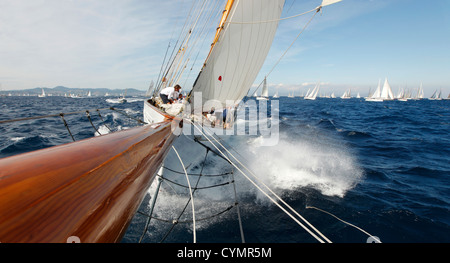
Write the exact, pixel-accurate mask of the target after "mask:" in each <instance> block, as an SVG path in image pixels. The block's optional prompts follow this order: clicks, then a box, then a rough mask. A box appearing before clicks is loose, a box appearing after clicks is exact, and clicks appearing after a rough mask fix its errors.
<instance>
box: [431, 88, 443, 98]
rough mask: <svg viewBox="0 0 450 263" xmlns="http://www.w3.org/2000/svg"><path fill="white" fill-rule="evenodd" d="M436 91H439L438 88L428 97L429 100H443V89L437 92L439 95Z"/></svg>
mask: <svg viewBox="0 0 450 263" xmlns="http://www.w3.org/2000/svg"><path fill="white" fill-rule="evenodd" d="M436 93H437V90H435V91H434V93H433V95H431V97H430V98H428V99H429V100H442V97H441V93H442V90H439V93H437V95H436Z"/></svg>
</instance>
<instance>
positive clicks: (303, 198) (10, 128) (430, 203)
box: [0, 97, 450, 243]
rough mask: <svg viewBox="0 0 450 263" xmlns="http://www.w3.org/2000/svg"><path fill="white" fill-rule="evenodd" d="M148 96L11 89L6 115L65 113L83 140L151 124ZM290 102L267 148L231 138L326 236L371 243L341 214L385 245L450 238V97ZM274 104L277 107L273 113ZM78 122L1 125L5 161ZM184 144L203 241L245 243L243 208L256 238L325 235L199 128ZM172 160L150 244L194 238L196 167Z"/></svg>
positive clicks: (1, 110) (283, 104)
mask: <svg viewBox="0 0 450 263" xmlns="http://www.w3.org/2000/svg"><path fill="white" fill-rule="evenodd" d="M143 100H144V99H143V98H131V99H129V101H128V102H127V103H124V104H119V103H116V101H115V100H114V99H113V98H110V99H107V98H104V97H94V98H82V99H81V98H80V99H73V98H64V97H46V98H37V97H0V121H4V120H11V119H18V118H29V117H36V116H43V115H53V114H56V115H58V114H59V113H65V115H64V120H65V121H66V123H67V127H68V129H69V130H70V132H71V133H72V135H73V137H74V139H75V140H82V139H86V138H90V137H93V136H97V135H98V133H100V134H107V133H110V132H115V131H120V130H123V129H128V128H131V127H134V126H137V125H140V124H139V123H138V122H137V121H136V120H135V119H137V118H139V119H141V118H142V109H143ZM278 102H279V109H277V111H278V112H277V113H278V115H279V122H278V123H277V125H278V128H279V137H278V142H277V143H276V144H275V145H272V146H264V144H263V143H262V142H263V141H264V138H263V136H260V135H258V134H257V135H241V136H230V137H229V138H226V137H221V139H222V140H223V143H224V144H225V145H227V147H229V149H233V151H232V152H233V154H235V155H236V157H238V158H239V159H240V160H241V161H242V163H243V164H244V165H245V166H246V167H248V168H249V169H250V170H251V171H253V173H254V174H255V175H256V176H257V177H258V178H259V180H261V181H262V182H264V183H265V184H266V185H267V186H269V187H270V188H271V189H272V190H273V191H274V192H275V193H277V194H278V195H279V196H280V197H282V198H283V200H285V201H286V202H287V203H288V204H289V205H290V206H292V207H293V208H294V209H295V210H296V211H298V212H299V213H300V214H301V215H302V216H303V217H304V218H305V219H307V220H308V221H309V222H310V223H311V224H312V225H314V226H315V227H316V228H317V229H318V230H320V231H321V233H323V234H324V235H325V236H327V237H328V238H329V239H330V240H331V241H333V242H335V243H366V242H367V240H368V235H367V234H365V233H362V232H361V231H360V230H358V229H356V228H355V227H353V226H351V225H348V224H345V223H343V222H342V221H340V220H338V219H337V218H339V219H341V220H343V221H345V222H348V223H351V224H352V225H354V226H357V227H359V228H361V229H364V230H365V231H366V232H368V233H370V235H372V236H376V237H378V238H379V239H380V240H381V242H383V243H418V242H431V243H434V242H436V243H442V242H450V101H448V100H442V101H430V100H420V101H407V102H400V101H388V102H382V103H380V102H366V101H364V100H363V99H356V98H353V99H348V100H342V99H326V98H318V99H317V100H315V101H309V100H304V99H302V98H287V97H282V98H279V99H278ZM269 105H270V102H269ZM109 107H114V109H116V110H111V109H108V108H109ZM96 109H100V111H96ZM86 110H89V113H90V117H91V121H92V124H91V122H90V121H89V119H88V117H87V115H86V112H85V111H86ZM272 112H273V111H271V109H270V108H269V116H268V119H271V115H270V113H272ZM71 113H73V114H71ZM238 121H241V122H244V123H246V125H247V127H248V128H249V127H251V126H252V125H255V124H254V123H252V122H251V121H249V120H245V119H244V120H238ZM93 126H94V127H95V129H94V128H93ZM68 129H67V128H66V126H65V125H64V121H63V119H62V118H61V117H60V116H56V117H48V118H42V119H32V120H25V121H20V122H11V123H0V158H5V157H8V156H12V155H16V154H20V153H25V152H29V151H33V150H38V149H42V148H46V147H51V146H55V145H59V144H63V143H69V142H72V138H71V136H70V134H69V132H68ZM204 143H205V144H206V142H204ZM174 146H175V148H176V149H177V150H178V152H179V153H180V156H181V158H182V159H183V160H184V165H185V166H186V167H187V170H188V172H189V173H192V174H195V173H199V174H200V173H201V174H203V175H205V176H202V177H198V176H195V175H192V176H190V183H191V184H192V186H194V185H195V186H197V187H198V188H204V189H199V190H198V191H196V192H195V194H194V200H195V201H194V204H195V217H196V219H197V222H196V227H195V233H196V241H197V242H199V243H210V242H214V243H222V242H232V243H239V242H241V241H242V240H241V232H240V226H239V220H238V213H237V208H238V207H239V212H240V218H241V222H242V231H243V234H244V236H245V241H246V242H251V243H315V242H317V241H316V240H315V239H314V238H313V237H311V235H310V234H308V233H307V232H306V231H305V230H304V229H302V228H301V227H300V226H299V225H298V224H297V223H296V222H294V220H292V219H291V218H290V217H289V216H287V215H286V214H285V213H284V212H283V211H282V210H281V209H280V208H279V207H278V206H276V205H275V204H274V203H273V202H271V201H270V200H269V199H268V198H267V197H266V196H264V195H263V194H262V193H261V192H260V191H259V190H257V189H256V187H254V186H253V185H252V184H251V183H249V181H248V180H247V179H246V178H245V177H244V176H242V174H240V172H239V171H236V169H233V167H231V166H230V165H229V164H228V163H227V162H225V161H224V160H222V159H221V158H219V157H217V156H216V155H215V154H214V153H212V152H211V151H209V152H208V154H206V152H207V150H206V149H205V148H203V147H201V146H199V145H198V144H197V143H195V142H194V141H193V137H192V136H191V137H190V136H184V135H181V136H180V138H178V139H177V141H176V142H175V144H174ZM164 166H165V171H164V172H163V177H164V178H165V179H168V180H170V181H168V180H164V181H163V182H162V183H161V188H160V190H159V195H158V198H157V199H156V202H155V207H154V210H153V213H152V216H153V218H152V219H151V221H150V223H149V226H148V230H147V232H146V233H145V234H144V235H143V239H142V242H146V243H158V242H163V243H190V242H193V233H194V230H193V223H192V221H191V220H192V216H193V215H192V211H191V210H192V207H191V203H189V202H188V200H189V194H187V190H186V188H185V187H183V186H180V185H184V186H186V185H187V182H186V176H185V175H184V172H183V173H182V174H181V173H179V172H182V171H183V170H182V167H181V165H180V163H179V160H178V159H177V158H176V156H175V155H174V153H173V151H171V152H170V153H169V155H168V158H167V160H166V162H165V163H164ZM169 169H170V170H169ZM173 171H175V172H173ZM231 172H233V173H231ZM207 175H209V176H207ZM199 178H201V179H199ZM172 181H173V182H177V183H178V184H174V183H172ZM221 184H223V186H222V187H214V188H208V186H212V185H221ZM156 185H157V180H155V183H154V184H153V185H152V187H151V188H150V189H149V195H148V196H147V197H146V199H145V200H144V202H143V203H142V204H141V207H140V209H139V212H138V213H137V214H136V216H135V218H134V219H133V221H132V223H131V224H130V226H129V228H128V231H127V233H126V235H125V236H124V238H123V240H122V242H124V243H136V242H139V239H140V237H141V236H142V233H143V230H144V228H145V224H146V222H147V219H148V217H147V216H146V215H148V214H149V213H150V210H151V203H152V201H153V197H154V196H155V195H154V193H155V191H156ZM234 189H236V194H235V191H234ZM236 202H237V203H238V204H239V205H238V207H237V206H236V205H235V203H236ZM307 207H315V208H318V209H321V210H322V211H320V210H317V209H313V208H307ZM323 211H326V212H327V213H325V212H323ZM182 212H183V213H182ZM331 214H332V215H334V216H332V215H331ZM336 217H337V218H336ZM174 219H178V223H177V224H173V222H174ZM200 219H201V220H200Z"/></svg>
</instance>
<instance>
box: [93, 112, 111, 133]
mask: <svg viewBox="0 0 450 263" xmlns="http://www.w3.org/2000/svg"><path fill="white" fill-rule="evenodd" d="M96 111H97V113H98V116H99V117H100V119H101V120H102V122H105V120H103V117H102V115H101V114H100V109H97V110H96ZM104 125H105V126H106V128H108V130H109V131H110V132H112V130H111V129H110V128H109V127H108V125H106V123H104Z"/></svg>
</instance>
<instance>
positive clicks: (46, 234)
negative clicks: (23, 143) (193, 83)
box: [0, 120, 179, 243]
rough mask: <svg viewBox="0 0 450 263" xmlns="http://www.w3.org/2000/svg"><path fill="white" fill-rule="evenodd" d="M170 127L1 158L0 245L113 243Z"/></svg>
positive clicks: (167, 141) (159, 158) (164, 148)
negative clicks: (71, 241) (75, 240)
mask: <svg viewBox="0 0 450 263" xmlns="http://www.w3.org/2000/svg"><path fill="white" fill-rule="evenodd" d="M172 122H177V123H178V122H179V120H173V121H172V120H166V121H164V122H162V123H158V124H152V125H147V126H143V127H137V128H133V129H130V130H125V131H120V132H116V133H112V134H108V135H104V136H100V137H95V138H90V139H86V140H83V141H79V142H74V143H70V144H66V145H61V146H56V147H52V148H48V149H43V150H39V151H35V152H31V153H26V154H21V155H18V156H13V157H8V158H4V159H0V242H2V243H10V242H30V243H38V242H39V243H40V242H44V243H54V242H55V243H59V242H64V243H65V242H66V241H67V239H68V238H69V237H73V236H75V237H77V238H79V240H80V241H81V242H82V243H89V242H119V241H120V240H121V238H122V236H123V235H124V233H125V231H126V229H127V227H128V225H129V223H130V221H131V219H132V217H133V215H134V214H135V212H136V211H137V209H138V207H139V205H140V203H141V202H142V200H143V198H144V197H145V194H146V191H147V189H148V187H149V186H150V185H151V183H152V181H153V179H154V177H155V173H156V172H157V169H158V168H159V167H160V165H161V163H162V162H163V160H164V158H165V156H166V154H167V152H168V151H169V149H170V146H171V145H172V142H173V140H174V139H175V138H176V136H175V135H174V134H177V133H174V132H173V131H172V129H173V128H174V127H175V128H179V127H178V124H176V125H173V123H172ZM171 124H172V125H171Z"/></svg>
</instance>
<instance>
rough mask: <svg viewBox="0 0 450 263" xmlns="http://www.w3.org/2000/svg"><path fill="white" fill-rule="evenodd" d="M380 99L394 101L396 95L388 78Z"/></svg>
mask: <svg viewBox="0 0 450 263" xmlns="http://www.w3.org/2000/svg"><path fill="white" fill-rule="evenodd" d="M380 97H381V99H383V100H393V99H394V93H393V92H392V89H391V86H390V85H389V82H388V79H387V78H386V79H385V81H384V85H383V90H381V96H380Z"/></svg>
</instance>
